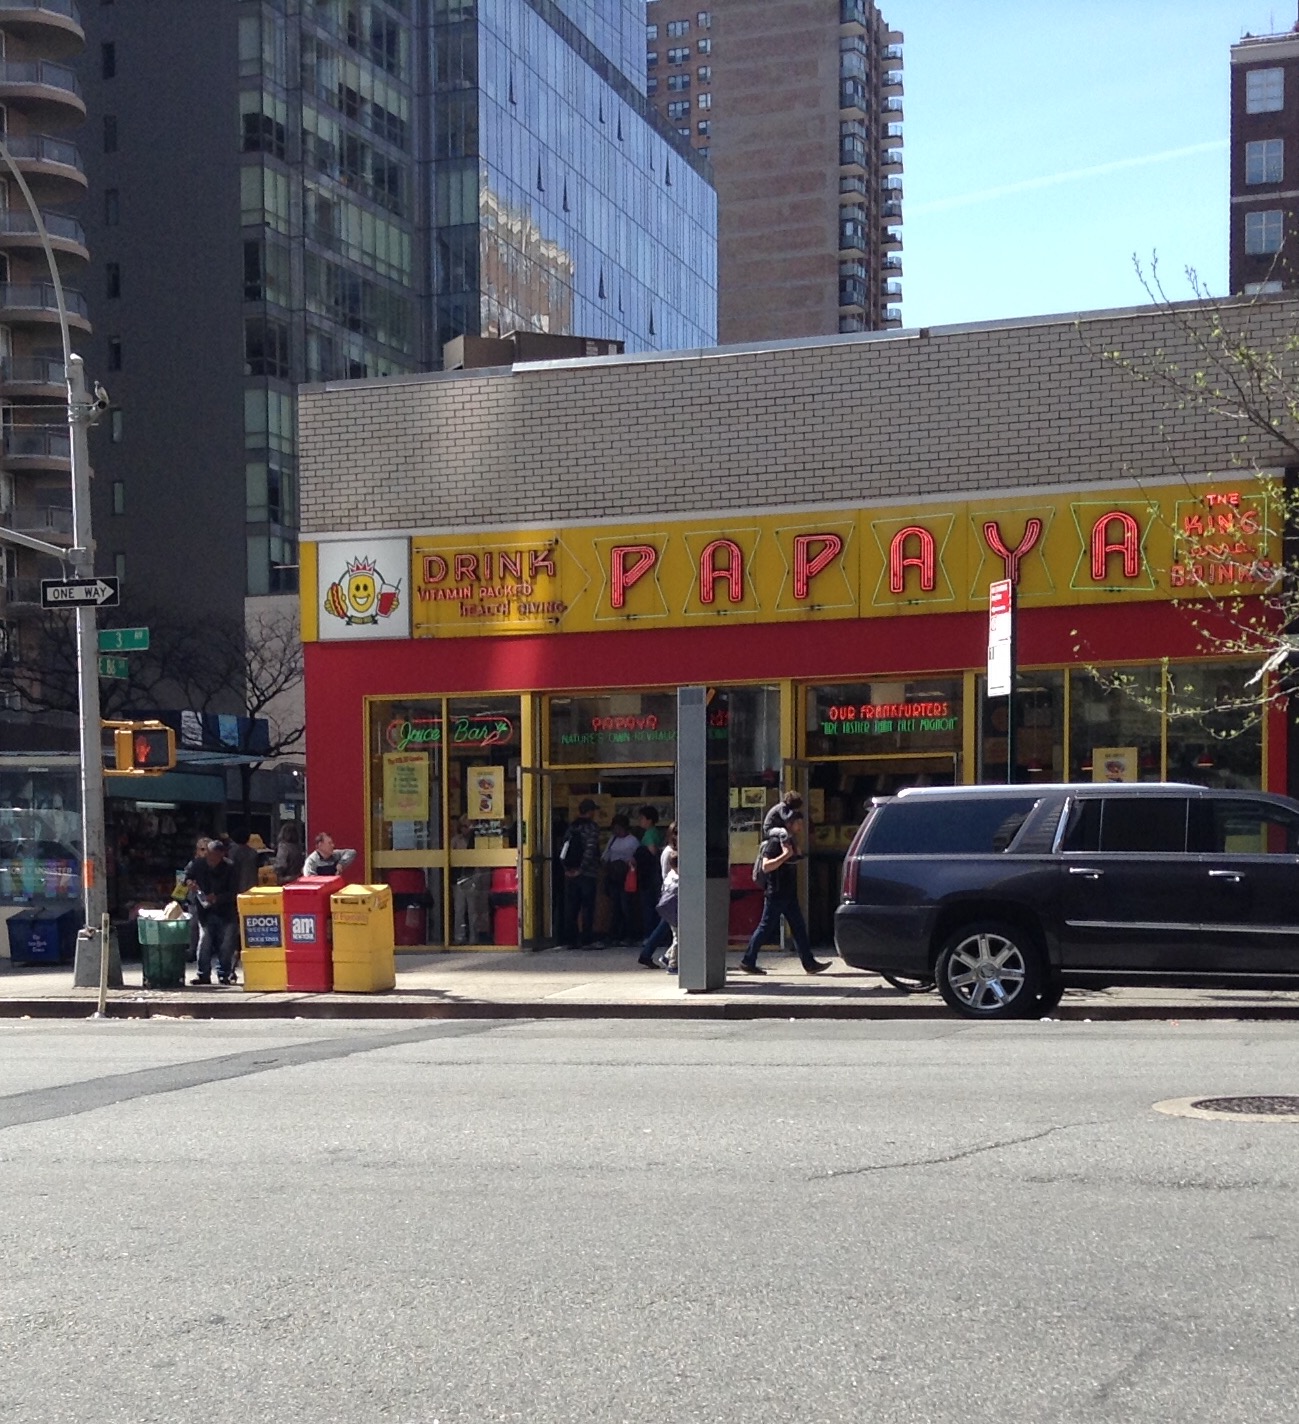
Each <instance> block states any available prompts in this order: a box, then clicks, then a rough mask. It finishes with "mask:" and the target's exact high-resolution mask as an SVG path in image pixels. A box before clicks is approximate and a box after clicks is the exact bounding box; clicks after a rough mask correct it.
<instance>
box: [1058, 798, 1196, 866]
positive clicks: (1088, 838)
mask: <svg viewBox="0 0 1299 1424" xmlns="http://www.w3.org/2000/svg"><path fill="white" fill-rule="evenodd" d="M1186 816H1187V800H1186V797H1184V796H1110V797H1101V796H1097V797H1091V796H1088V797H1083V798H1081V799H1080V800H1078V801H1076V802H1075V803H1074V805H1073V808H1072V810H1071V811H1070V813H1069V825H1068V828H1067V829H1066V831H1065V834H1064V840H1063V842H1062V844H1061V849H1062V850H1066V851H1097V850H1110V851H1137V852H1144V853H1146V854H1150V853H1152V852H1172V853H1174V854H1180V853H1181V852H1183V851H1185V850H1186Z"/></svg>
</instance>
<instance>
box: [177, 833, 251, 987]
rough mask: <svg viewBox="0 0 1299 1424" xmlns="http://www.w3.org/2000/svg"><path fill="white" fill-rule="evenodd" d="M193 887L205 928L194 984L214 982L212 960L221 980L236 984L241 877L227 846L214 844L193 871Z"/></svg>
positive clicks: (209, 845) (192, 981)
mask: <svg viewBox="0 0 1299 1424" xmlns="http://www.w3.org/2000/svg"><path fill="white" fill-rule="evenodd" d="M189 869H190V872H192V874H191V875H190V879H189V884H190V885H191V887H192V888H193V889H194V890H195V891H196V892H197V895H198V916H199V923H200V924H201V925H202V927H203V934H202V938H201V939H200V940H199V944H198V973H197V974H195V976H194V977H193V979H191V980H190V983H191V984H210V983H211V982H212V960H213V958H215V959H216V961H217V979H218V980H219V981H220V983H222V984H233V983H234V982H235V977H234V963H235V946H236V945H237V943H238V941H239V909H238V904H237V900H238V895H239V892H238V890H237V889H236V888H235V887H236V885H237V883H238V877H237V873H236V871H235V868H234V866H233V865H231V863H230V862H229V860H227V859H226V847H225V842H224V841H221V840H215V839H214V840H210V841H208V843H207V850H206V851H205V852H204V854H203V856H202V857H201V858H199V859H196V860H195V861H193V863H192V864H191V865H190V867H189Z"/></svg>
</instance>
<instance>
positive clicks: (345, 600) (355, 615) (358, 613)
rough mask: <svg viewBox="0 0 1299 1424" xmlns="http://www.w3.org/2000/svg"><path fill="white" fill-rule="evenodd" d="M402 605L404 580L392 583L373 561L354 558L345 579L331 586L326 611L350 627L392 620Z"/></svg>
mask: <svg viewBox="0 0 1299 1424" xmlns="http://www.w3.org/2000/svg"><path fill="white" fill-rule="evenodd" d="M400 604H401V580H400V579H398V580H397V582H396V583H389V582H388V581H387V580H386V579H385V578H384V576H383V574H382V573H380V571H379V567H378V565H377V564H376V563H375V561H374V560H373V559H368V558H357V559H351V560H349V561H348V563H346V564H345V565H344V566H343V573H342V577H341V578H338V579H336V580H335V581H334V582H333V583H331V584H330V585H329V591H328V592H327V593H326V594H325V612H326V613H329V614H332V615H333V617H335V618H341V619H342V620H343V622H344V623H348V624H352V625H355V624H373V623H378V621H379V619H380V618H389V617H391V616H392V614H393V613H395V612H396V611H397V608H398V607H399V606H400Z"/></svg>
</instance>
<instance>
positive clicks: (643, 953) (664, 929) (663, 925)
mask: <svg viewBox="0 0 1299 1424" xmlns="http://www.w3.org/2000/svg"><path fill="white" fill-rule="evenodd" d="M671 943H672V926H671V925H670V924H668V922H667V921H666V920H660V919H659V918H658V911H657V910H655V912H654V928H653V929H652V930H651V931H650V932H649V934H648V935H647V936H646V939H645V943H644V944H643V945H641V949H640V957H641V958H642V959H644V960H648V959H649V958H650V957H651V956H652V955H653V953H654V951H655V950H656V949H662V948H663V946H664V945H665V944H671Z"/></svg>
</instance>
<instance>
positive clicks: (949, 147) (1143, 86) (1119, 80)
mask: <svg viewBox="0 0 1299 1424" xmlns="http://www.w3.org/2000/svg"><path fill="white" fill-rule="evenodd" d="M880 8H881V9H882V10H883V13H884V16H885V18H886V19H887V20H888V21H889V23H890V24H891V25H892V26H893V27H894V28H895V29H901V30H902V31H904V33H905V46H904V51H903V52H904V56H905V77H906V109H905V113H904V119H905V123H904V128H903V132H904V136H905V137H904V150H905V155H906V159H905V171H904V175H903V176H904V180H905V184H906V187H905V190H904V191H905V200H904V206H903V216H904V219H905V221H904V223H903V234H902V236H903V252H902V256H903V263H904V267H903V283H902V292H903V301H902V318H903V322H904V324H905V325H906V326H909V327H911V326H939V325H943V324H946V323H950V322H962V321H988V320H995V319H998V318H1001V317H1017V316H1037V315H1044V314H1047V313H1052V312H1069V311H1079V310H1090V309H1094V308H1097V307H1117V306H1132V305H1137V304H1140V303H1143V302H1145V301H1147V300H1148V298H1147V297H1146V294H1145V293H1144V291H1143V290H1142V288H1141V285H1140V283H1139V282H1138V280H1137V276H1136V274H1135V272H1134V271H1133V266H1132V258H1133V254H1134V253H1135V254H1137V255H1138V256H1139V257H1140V258H1141V259H1142V261H1143V262H1146V263H1148V262H1149V259H1150V256H1151V254H1152V253H1157V254H1158V258H1159V266H1160V271H1161V273H1162V275H1163V277H1164V280H1165V286H1166V288H1167V289H1168V291H1169V292H1170V294H1171V295H1177V296H1180V295H1183V294H1187V293H1189V288H1188V286H1187V283H1186V279H1185V277H1184V276H1183V269H1184V268H1186V267H1187V266H1191V267H1194V268H1195V269H1196V271H1197V272H1198V273H1199V275H1200V278H1201V280H1202V281H1203V282H1204V283H1205V284H1206V285H1207V287H1208V288H1209V289H1210V290H1211V291H1213V292H1216V293H1221V292H1223V291H1225V289H1226V285H1227V207H1228V201H1227V136H1228V131H1229V110H1228V82H1229V60H1230V49H1231V46H1232V44H1234V43H1235V42H1236V41H1237V40H1239V39H1240V37H1241V35H1242V34H1243V33H1245V32H1246V31H1249V32H1251V33H1253V34H1267V33H1272V32H1275V31H1278V30H1287V29H1289V28H1290V27H1291V26H1293V25H1294V23H1295V20H1296V8H1295V0H1280V3H1267V0H996V2H995V3H993V0H880Z"/></svg>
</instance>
